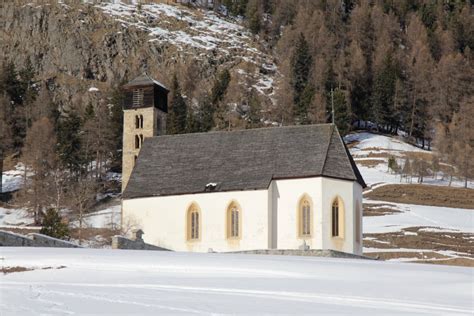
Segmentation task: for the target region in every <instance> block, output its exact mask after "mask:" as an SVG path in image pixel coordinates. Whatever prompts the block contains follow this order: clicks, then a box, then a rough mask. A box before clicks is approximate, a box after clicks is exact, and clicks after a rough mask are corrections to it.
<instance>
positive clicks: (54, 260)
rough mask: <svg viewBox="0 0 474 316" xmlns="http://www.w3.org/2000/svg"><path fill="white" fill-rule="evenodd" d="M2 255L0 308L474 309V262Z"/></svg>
mask: <svg viewBox="0 0 474 316" xmlns="http://www.w3.org/2000/svg"><path fill="white" fill-rule="evenodd" d="M2 257H3V258H2V259H3V260H2V261H3V263H2V265H3V270H2V271H4V272H7V274H3V273H2V275H0V293H2V300H1V304H2V315H17V314H21V315H37V314H38V313H48V314H54V315H64V314H82V315H83V314H102V313H106V314H117V313H118V314H120V313H122V314H140V315H156V314H200V315H214V314H285V315H288V314H298V315H301V314H315V313H322V314H332V313H337V314H351V315H382V314H383V315H388V314H400V313H402V314H410V315H426V314H429V315H446V314H449V315H469V314H470V313H471V312H472V295H471V294H472V291H471V290H472V270H471V268H459V267H442V266H433V265H431V266H429V265H414V264H406V263H393V262H390V263H388V262H377V261H370V260H360V259H359V260H357V259H334V258H311V257H292V256H267V255H235V254H193V253H172V252H160V251H138V250H132V251H127V250H92V249H38V248H8V249H5V250H3V251H2ZM24 270H26V271H25V272H15V271H24ZM28 270H32V271H28ZM8 272H10V273H8Z"/></svg>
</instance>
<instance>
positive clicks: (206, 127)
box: [196, 95, 215, 132]
mask: <svg viewBox="0 0 474 316" xmlns="http://www.w3.org/2000/svg"><path fill="white" fill-rule="evenodd" d="M214 112H215V107H214V106H213V104H212V102H211V100H210V98H209V97H208V96H207V95H206V96H204V97H202V98H201V100H200V102H199V107H198V110H197V115H196V121H197V131H199V132H208V131H210V130H211V129H212V128H213V127H214V126H215V125H214Z"/></svg>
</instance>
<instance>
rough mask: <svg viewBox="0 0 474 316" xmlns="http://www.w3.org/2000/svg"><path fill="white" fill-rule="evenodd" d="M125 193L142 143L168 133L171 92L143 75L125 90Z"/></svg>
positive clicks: (123, 174) (123, 159)
mask: <svg viewBox="0 0 474 316" xmlns="http://www.w3.org/2000/svg"><path fill="white" fill-rule="evenodd" d="M123 89H124V91H125V102H124V107H123V124H124V125H123V151H122V192H123V191H124V190H125V188H126V186H127V183H128V180H129V179H130V175H131V173H132V170H133V167H134V166H135V162H136V160H137V158H138V154H139V152H140V148H141V147H142V145H143V141H144V140H145V138H147V137H153V136H159V135H163V134H165V132H166V114H167V113H168V92H169V90H168V89H167V88H166V87H165V86H164V85H163V84H161V83H160V82H158V81H156V80H154V79H152V78H150V77H149V76H148V75H146V74H143V75H141V76H139V77H137V78H135V79H133V80H132V81H130V82H129V83H128V84H126V85H125V86H124V87H123Z"/></svg>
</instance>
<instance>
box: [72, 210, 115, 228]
mask: <svg viewBox="0 0 474 316" xmlns="http://www.w3.org/2000/svg"><path fill="white" fill-rule="evenodd" d="M120 220H121V205H114V206H111V207H108V208H106V209H103V210H100V211H97V212H92V213H89V214H87V215H86V216H85V217H84V227H89V228H111V229H117V228H119V227H120ZM72 224H73V226H78V222H77V221H74V222H73V223H72Z"/></svg>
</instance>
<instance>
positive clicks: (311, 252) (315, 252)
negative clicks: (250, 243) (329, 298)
mask: <svg viewBox="0 0 474 316" xmlns="http://www.w3.org/2000/svg"><path fill="white" fill-rule="evenodd" d="M226 253H242V254H254V255H280V256H308V257H331V258H348V259H368V260H376V259H374V258H369V257H365V256H359V255H355V254H352V253H347V252H341V251H336V250H322V249H308V250H298V249H261V250H248V251H234V252H226Z"/></svg>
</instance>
